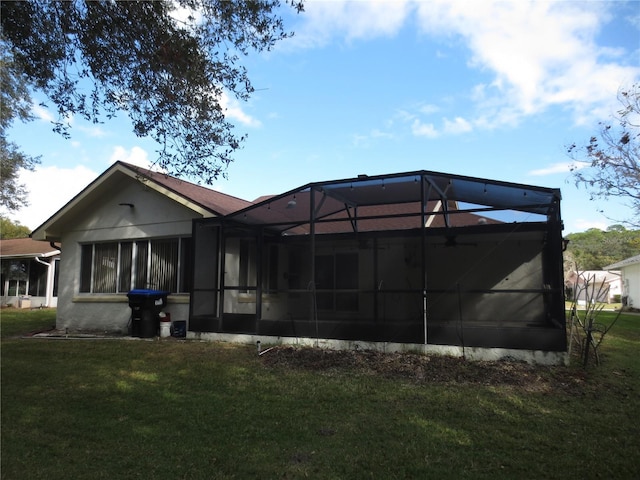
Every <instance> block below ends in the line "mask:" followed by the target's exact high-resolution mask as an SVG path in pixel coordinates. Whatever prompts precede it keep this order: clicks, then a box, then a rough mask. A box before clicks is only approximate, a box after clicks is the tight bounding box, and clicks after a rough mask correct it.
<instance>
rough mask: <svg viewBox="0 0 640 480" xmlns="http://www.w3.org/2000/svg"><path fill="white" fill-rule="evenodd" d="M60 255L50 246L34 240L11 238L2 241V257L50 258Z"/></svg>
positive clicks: (0, 248)
mask: <svg viewBox="0 0 640 480" xmlns="http://www.w3.org/2000/svg"><path fill="white" fill-rule="evenodd" d="M58 253H60V251H59V250H57V249H54V248H53V247H51V245H49V242H40V241H38V240H33V239H32V238H10V239H3V240H0V256H1V257H33V256H38V257H50V256H53V255H56V254H58Z"/></svg>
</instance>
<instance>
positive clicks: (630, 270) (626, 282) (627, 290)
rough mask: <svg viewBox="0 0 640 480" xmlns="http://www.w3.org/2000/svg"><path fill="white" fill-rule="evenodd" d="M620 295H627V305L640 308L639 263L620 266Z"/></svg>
mask: <svg viewBox="0 0 640 480" xmlns="http://www.w3.org/2000/svg"><path fill="white" fill-rule="evenodd" d="M621 270H622V295H623V296H627V306H628V307H631V308H640V264H635V265H629V266H627V267H622V268H621Z"/></svg>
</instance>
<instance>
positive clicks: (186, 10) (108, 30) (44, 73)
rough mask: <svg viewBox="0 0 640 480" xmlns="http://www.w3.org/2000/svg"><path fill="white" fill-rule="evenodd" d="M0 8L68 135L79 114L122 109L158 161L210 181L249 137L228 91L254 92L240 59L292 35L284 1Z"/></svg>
mask: <svg viewBox="0 0 640 480" xmlns="http://www.w3.org/2000/svg"><path fill="white" fill-rule="evenodd" d="M283 1H286V2H287V4H289V5H290V6H291V7H293V8H294V9H296V10H297V11H298V12H299V11H301V10H302V3H301V2H299V1H298V0H283ZM1 5H2V11H1V12H0V13H1V21H2V35H3V36H4V38H5V39H6V41H7V42H8V44H9V45H10V47H11V49H12V53H13V55H14V58H15V59H16V62H17V64H19V65H20V67H21V69H22V72H23V74H24V75H25V77H26V79H28V81H29V82H31V83H33V85H35V87H36V88H38V89H39V90H41V91H42V92H44V93H45V94H46V95H47V96H48V98H49V99H50V100H51V102H52V103H53V104H54V105H55V106H56V108H57V115H58V118H57V120H56V122H55V129H56V131H58V132H59V133H61V134H63V135H65V136H68V135H69V127H70V123H69V119H70V118H72V117H73V116H75V115H79V116H81V117H83V118H85V119H87V120H89V121H93V122H102V121H104V120H105V119H109V118H112V117H113V116H115V115H116V114H117V113H118V112H121V111H124V112H126V114H127V115H128V116H129V117H130V119H131V121H132V123H133V130H134V132H135V134H136V135H138V136H140V137H147V136H148V137H151V138H152V139H154V140H155V141H156V142H157V144H158V145H159V147H158V150H157V153H158V158H157V161H156V163H157V164H158V166H160V167H161V168H163V169H165V170H166V171H168V172H169V173H172V174H175V175H178V176H186V177H190V178H196V179H201V180H203V181H204V182H205V183H208V184H210V183H212V182H213V180H214V179H216V178H217V177H218V176H219V175H221V174H222V175H224V171H225V169H226V167H227V165H228V164H229V162H231V161H232V158H231V154H232V153H233V152H234V151H235V150H236V149H238V148H239V147H240V144H241V142H242V141H243V140H244V138H245V136H237V135H236V134H235V133H234V132H233V125H232V124H231V123H230V122H229V120H228V119H227V118H226V117H225V111H224V108H223V103H224V101H223V97H224V95H233V96H235V97H236V98H238V99H242V100H246V99H247V98H248V97H249V95H250V94H251V93H252V91H253V87H252V85H251V82H250V81H249V77H248V74H247V71H246V68H245V67H244V66H243V65H242V64H241V62H240V60H241V56H246V55H247V54H248V53H249V52H250V51H263V50H269V49H271V48H272V47H273V46H274V45H275V44H276V42H277V41H278V40H281V39H284V38H286V37H288V36H289V35H291V34H290V33H288V32H286V31H285V29H284V25H283V21H282V18H281V17H280V16H279V15H278V10H279V8H280V7H281V4H280V0H252V1H238V2H231V1H228V0H158V1H112V0H95V1H88V0H73V1H67V2H57V1H56V2H52V1H50V0H30V1H23V2H2V4H1Z"/></svg>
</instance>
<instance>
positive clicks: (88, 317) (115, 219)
mask: <svg viewBox="0 0 640 480" xmlns="http://www.w3.org/2000/svg"><path fill="white" fill-rule="evenodd" d="M122 181H123V182H125V185H124V186H123V187H122V188H121V189H119V190H118V191H117V192H114V193H113V195H112V196H109V197H107V198H103V199H101V202H100V204H97V205H95V209H94V210H93V211H92V213H91V214H90V215H88V216H86V217H84V218H79V219H77V220H75V221H74V228H73V230H70V231H67V232H65V234H64V235H63V238H62V242H61V243H62V245H63V248H62V253H61V257H60V279H59V290H58V311H57V320H56V326H57V328H58V329H60V330H64V329H69V330H100V331H110V332H122V333H126V332H127V330H128V324H129V320H130V317H131V309H130V308H129V304H128V298H127V296H126V294H89V293H80V263H81V245H82V244H83V243H95V242H108V241H119V240H137V239H147V238H161V237H175V236H191V220H192V219H193V218H194V217H196V216H199V215H198V214H196V213H195V212H193V211H192V210H190V209H188V208H186V207H184V206H182V205H180V204H178V203H177V202H174V201H172V200H170V199H169V198H167V197H166V196H164V195H162V194H160V193H158V192H156V191H154V190H152V189H150V188H148V187H145V186H144V185H143V184H142V183H140V182H138V181H135V180H133V179H130V178H129V177H126V176H124V175H123V180H122ZM120 203H132V204H134V207H133V208H130V207H128V206H121V205H119V204H120ZM165 311H167V312H168V313H170V314H171V318H172V320H186V319H187V318H188V314H189V296H188V295H186V294H185V295H171V296H170V297H169V299H168V306H167V308H166V309H165Z"/></svg>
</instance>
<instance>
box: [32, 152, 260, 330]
mask: <svg viewBox="0 0 640 480" xmlns="http://www.w3.org/2000/svg"><path fill="white" fill-rule="evenodd" d="M248 205H250V203H249V202H246V201H244V200H240V199H238V198H235V197H232V196H229V195H225V194H222V193H219V192H215V191H213V190H211V189H208V188H204V187H201V186H198V185H195V184H193V183H189V182H185V181H182V180H178V179H176V178H173V177H170V176H167V175H164V174H161V173H155V172H150V171H148V170H146V169H143V168H139V167H135V166H133V165H129V164H126V163H123V162H116V163H115V164H113V165H112V166H111V167H110V168H109V169H107V170H106V171H105V172H104V173H103V174H102V175H100V176H99V177H98V178H97V179H96V180H95V181H94V182H92V183H91V184H90V185H88V186H87V187H86V188H85V189H84V190H82V192H80V193H79V194H78V195H77V196H76V197H74V198H73V199H72V200H71V201H70V202H69V203H67V204H66V205H65V206H64V207H63V208H62V209H60V210H59V211H58V212H56V213H55V214H54V215H53V216H52V217H51V218H49V219H48V220H47V221H46V222H44V223H43V224H42V225H41V226H39V227H38V228H36V229H35V230H34V231H33V232H32V235H31V236H32V238H33V239H35V240H44V241H46V242H58V243H60V244H62V245H63V249H62V253H61V256H60V281H59V289H58V290H59V291H58V310H57V320H56V326H57V328H58V329H67V328H68V329H70V330H77V329H86V330H103V331H120V332H122V333H126V332H127V331H128V328H129V322H130V318H131V309H130V308H129V304H128V298H127V295H126V294H127V292H129V291H130V290H132V289H136V288H146V289H157V290H164V291H168V292H170V295H169V297H168V306H167V308H166V310H167V311H168V313H170V314H171V316H172V319H175V320H187V318H188V309H189V292H190V291H191V285H192V280H193V278H192V268H191V267H192V248H193V244H192V242H191V232H192V220H193V219H196V218H208V217H215V216H218V215H226V214H229V213H231V212H233V211H236V210H239V209H241V208H244V207H247V206H248ZM44 245H46V243H44Z"/></svg>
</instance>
